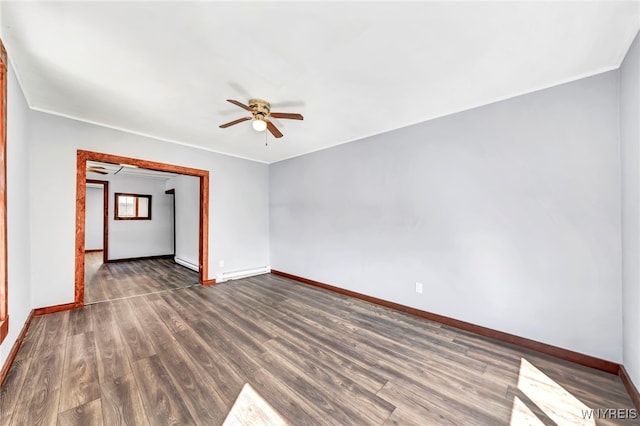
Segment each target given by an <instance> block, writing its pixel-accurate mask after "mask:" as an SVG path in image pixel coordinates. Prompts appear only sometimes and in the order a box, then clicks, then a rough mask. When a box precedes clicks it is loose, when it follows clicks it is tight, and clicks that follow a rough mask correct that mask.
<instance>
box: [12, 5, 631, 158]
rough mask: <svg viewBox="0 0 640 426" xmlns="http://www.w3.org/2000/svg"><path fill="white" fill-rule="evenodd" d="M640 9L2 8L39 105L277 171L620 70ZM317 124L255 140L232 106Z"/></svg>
mask: <svg viewBox="0 0 640 426" xmlns="http://www.w3.org/2000/svg"><path fill="white" fill-rule="evenodd" d="M639 6H640V2H639V1H626V2H613V1H602V2H577V1H574V2H562V3H560V2H491V3H490V2H480V1H475V2H407V3H399V2H349V3H347V2H313V3H311V2H266V1H265V2H257V3H254V2H117V3H116V2H54V1H45V2H11V1H2V2H0V12H1V18H0V19H1V27H0V28H1V34H2V38H3V40H4V42H5V45H6V47H7V50H8V53H9V56H10V58H11V60H12V62H13V65H14V67H15V69H16V73H17V75H18V78H19V80H20V83H21V86H22V89H23V91H24V92H25V96H26V98H27V101H28V103H29V105H30V106H31V107H32V108H33V109H36V110H41V111H47V112H51V113H54V114H59V115H62V116H68V117H72V118H76V119H79V120H83V121H87V122H92V123H97V124H100V125H104V126H109V127H113V128H117V129H122V130H126V131H129V132H133V133H138V134H144V135H148V136H152V137H155V138H158V139H163V140H167V141H173V142H176V143H180V144H185V145H191V146H196V147H201V148H203V149H206V150H211V151H216V152H222V153H227V154H231V155H235V156H239V157H243V158H249V159H254V160H257V161H262V162H266V163H271V162H274V161H278V160H282V159H285V158H289V157H293V156H297V155H301V154H304V153H308V152H312V151H316V150H319V149H323V148H326V147H329V146H333V145H337V144H341V143H345V142H350V141H353V140H357V139H360V138H363V137H366V136H370V135H374V134H378V133H382V132H386V131H389V130H393V129H397V128H400V127H404V126H407V125H410V124H414V123H418V122H422V121H425V120H429V119H432V118H435V117H440V116H443V115H447V114H451V113H454V112H458V111H462V110H466V109H469V108H473V107H476V106H480V105H484V104H487V103H491V102H494V101H497V100H501V99H505V98H509V97H513V96H516V95H519V94H523V93H528V92H531V91H535V90H539V89H542V88H545V87H549V86H553V85H557V84H560V83H564V82H568V81H571V80H574V79H578V78H581V77H585V76H588V75H593V74H596V73H600V72H603V71H607V70H611V69H615V68H617V67H618V66H619V65H620V63H621V61H622V59H623V58H624V54H625V53H626V51H627V49H628V47H629V45H630V44H631V42H632V40H633V37H634V36H635V35H636V33H637V32H638V29H639V28H640V8H639ZM250 97H258V98H264V99H267V100H268V101H270V102H271V103H272V105H273V108H272V109H273V110H276V111H283V112H299V113H301V114H303V115H304V117H305V120H304V121H293V120H284V119H280V120H275V121H274V122H275V124H276V125H277V126H278V127H279V128H280V130H281V131H282V132H283V133H284V137H283V138H281V139H278V140H275V139H273V138H272V137H271V135H268V141H269V144H268V146H265V133H257V132H255V131H254V130H253V129H252V128H251V124H250V122H245V123H241V124H238V125H236V126H233V127H229V128H227V129H220V128H218V125H220V124H222V123H225V122H228V121H231V120H234V119H236V118H240V117H243V116H246V115H247V114H246V112H245V111H243V110H242V109H240V108H238V107H236V106H234V105H231V104H230V103H227V102H226V101H225V99H228V98H231V99H236V100H239V101H241V102H245V103H246V101H247V100H248V99H249V98H250Z"/></svg>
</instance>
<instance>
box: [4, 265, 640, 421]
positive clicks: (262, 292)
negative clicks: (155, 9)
mask: <svg viewBox="0 0 640 426" xmlns="http://www.w3.org/2000/svg"><path fill="white" fill-rule="evenodd" d="M241 393H242V396H241V397H240V398H238V396H239V395H240V394H241ZM236 399H238V403H237V404H236V405H235V406H234V402H235V401H236ZM251 401H254V402H255V404H253V403H252V402H251ZM232 406H234V412H233V413H232V415H231V416H230V417H229V418H230V421H229V424H256V423H257V422H258V421H259V420H257V419H258V417H259V418H260V419H263V420H262V421H263V423H262V424H270V423H272V424H276V423H277V421H276V420H275V419H282V420H283V421H284V422H288V423H290V424H294V425H301V424H304V425H307V424H322V425H326V424H334V425H351V424H354V425H383V424H384V425H412V424H415V425H474V426H477V425H529V424H540V425H555V424H558V425H567V424H572V425H573V424H577V425H594V424H603V425H608V424H623V425H631V424H638V423H639V422H638V420H602V421H598V422H594V421H593V420H590V421H587V420H583V419H582V416H583V414H582V410H588V409H605V408H606V409H608V408H615V409H625V408H632V406H631V401H630V399H629V396H628V395H627V393H626V392H625V389H624V387H623V385H622V383H621V382H620V379H619V378H618V377H617V376H613V375H610V374H606V373H603V372H600V371H596V370H593V369H589V368H586V367H582V366H579V365H574V364H571V363H567V362H564V361H561V360H557V359H554V358H551V357H548V356H544V355H540V354H537V353H535V352H531V351H527V350H522V349H519V348H516V347H513V346H510V345H506V344H502V343H498V342H495V341H492V340H490V339H487V338H483V337H479V336H476V335H473V334H471V333H466V332H461V331H458V330H455V329H452V328H449V327H447V326H443V325H441V324H438V323H434V322H431V321H427V320H424V319H421V318H417V317H413V316H410V315H408V314H404V313H400V312H396V311H393V310H389V309H387V308H383V307H380V306H376V305H371V304H369V303H367V302H364V301H361V300H357V299H351V298H348V297H346V296H342V295H338V294H335V293H331V292H328V291H326V290H322V289H318V288H314V287H310V286H307V285H304V284H299V283H296V282H294V281H291V280H288V279H285V278H281V277H277V276H272V275H262V276H259V277H253V278H248V279H244V280H237V281H231V282H227V283H223V284H218V285H215V286H210V287H202V286H192V287H187V288H182V289H177V290H172V291H165V292H161V293H156V294H150V295H145V296H139V297H132V298H128V299H120V300H114V301H110V302H104V303H97V304H93V305H90V306H87V307H85V308H83V309H80V310H75V311H66V312H60V313H56V314H50V315H46V316H42V317H36V318H34V320H33V323H32V325H31V328H30V329H29V332H28V333H27V335H26V338H25V341H24V344H23V346H22V348H21V349H20V351H19V353H18V355H17V357H16V360H15V363H14V365H13V367H12V368H11V370H10V372H9V375H8V378H7V380H6V382H5V385H4V387H3V388H2V389H1V391H0V424H1V425H36V424H44V425H55V424H58V425H73V424H79V425H92V424H95V425H100V424H104V425H120V424H131V425H141V424H142V425H144V424H151V425H163V424H178V425H189V424H194V425H219V424H222V423H223V422H224V421H225V418H227V416H228V414H229V411H230V410H231V408H232ZM252 407H255V409H253V408H252ZM271 408H272V409H273V411H274V412H273V413H271V414H265V411H269V410H270V409H271ZM236 409H237V411H236ZM252 416H253V417H252ZM264 416H267V417H264ZM269 416H271V417H269ZM265 418H269V419H272V420H267V421H265V420H264V419H265Z"/></svg>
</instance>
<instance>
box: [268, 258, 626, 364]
mask: <svg viewBox="0 0 640 426" xmlns="http://www.w3.org/2000/svg"><path fill="white" fill-rule="evenodd" d="M271 273H272V274H274V275H280V276H282V277H285V278H290V279H292V280H295V281H299V282H302V283H305V284H309V285H312V286H316V287H320V288H324V289H326V290H330V291H334V292H336V293H340V294H344V295H346V296H350V297H355V298H356V299H361V300H364V301H367V302H370V303H373V304H376V305H380V306H385V307H387V308H391V309H395V310H396V311H401V312H406V313H408V314H411V315H415V316H418V317H421V318H425V319H428V320H431V321H436V322H439V323H441V324H444V325H448V326H451V327H455V328H459V329H461V330H465V331H470V332H472V333H475V334H479V335H480V336H485V337H490V338H492V339H496V340H500V341H502V342H506V343H511V344H513V345H517V346H520V347H523V348H526V349H532V350H534V351H538V352H542V353H544V354H547V355H551V356H554V357H556V358H560V359H564V360H566V361H570V362H575V363H576V364H580V365H584V366H587V367H591V368H595V369H597V370H602V371H606V372H607V373H611V374H618V371H619V369H620V364H618V363H615V362H611V361H607V360H604V359H600V358H596V357H593V356H591V355H585V354H581V353H579V352H574V351H570V350H568V349H563V348H559V347H557V346H552V345H548V344H546V343H542V342H538V341H535V340H530V339H526V338H524V337H520V336H516V335H513V334H509V333H505V332H502V331H498V330H493V329H491V328H487V327H482V326H480V325H476V324H472V323H469V322H465V321H461V320H457V319H454V318H449V317H446V316H443V315H438V314H434V313H431V312H426V311H422V310H420V309H416V308H411V307H409V306H405V305H401V304H399V303H394V302H389V301H388V300H384V299H378V298H377V297H372V296H367V295H366V294H362V293H356V292H355V291H351V290H345V289H343V288H340V287H335V286H332V285H329V284H324V283H321V282H318V281H314V280H310V279H308V278H303V277H299V276H297V275H292V274H288V273H286V272H281V271H276V270H273V269H272V270H271Z"/></svg>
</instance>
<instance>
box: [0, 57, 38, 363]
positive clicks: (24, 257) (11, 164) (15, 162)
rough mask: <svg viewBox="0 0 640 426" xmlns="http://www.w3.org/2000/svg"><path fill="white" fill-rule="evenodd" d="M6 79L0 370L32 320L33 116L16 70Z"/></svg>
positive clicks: (10, 70)
mask: <svg viewBox="0 0 640 426" xmlns="http://www.w3.org/2000/svg"><path fill="white" fill-rule="evenodd" d="M7 74H8V79H7V227H8V229H7V240H8V241H7V242H8V249H9V250H8V255H7V257H8V259H7V261H8V264H7V268H8V273H9V276H8V281H9V287H8V289H7V291H8V308H9V334H8V335H7V338H6V339H5V340H4V342H3V343H2V345H1V346H0V366H3V365H4V363H5V361H6V359H7V356H8V355H9V352H10V351H11V347H12V346H13V344H14V343H15V341H16V339H17V338H18V334H20V330H22V327H23V325H24V323H25V321H26V320H27V317H28V316H29V312H31V309H32V308H33V306H32V305H31V286H30V234H31V231H30V226H29V211H30V204H29V192H28V187H27V184H26V183H27V182H28V180H29V169H30V165H29V146H28V143H27V142H28V139H29V116H30V114H31V112H30V111H29V109H28V108H27V104H26V102H25V100H24V96H23V95H22V90H21V89H20V86H19V85H18V81H17V80H16V76H15V73H14V71H13V68H12V67H11V66H9V69H8V73H7Z"/></svg>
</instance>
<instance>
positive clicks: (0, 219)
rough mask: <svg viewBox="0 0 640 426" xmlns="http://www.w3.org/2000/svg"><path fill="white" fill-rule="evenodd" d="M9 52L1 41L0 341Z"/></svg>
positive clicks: (5, 320)
mask: <svg viewBox="0 0 640 426" xmlns="http://www.w3.org/2000/svg"><path fill="white" fill-rule="evenodd" d="M7 67H8V62H7V52H6V51H5V50H4V46H3V45H2V41H0V343H2V341H3V340H4V338H5V337H7V334H9V312H8V304H7V288H8V277H7V162H6V159H7Z"/></svg>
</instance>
